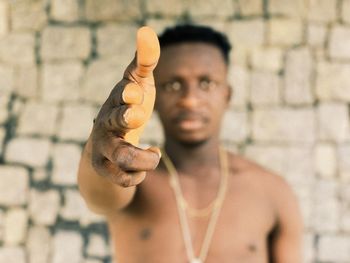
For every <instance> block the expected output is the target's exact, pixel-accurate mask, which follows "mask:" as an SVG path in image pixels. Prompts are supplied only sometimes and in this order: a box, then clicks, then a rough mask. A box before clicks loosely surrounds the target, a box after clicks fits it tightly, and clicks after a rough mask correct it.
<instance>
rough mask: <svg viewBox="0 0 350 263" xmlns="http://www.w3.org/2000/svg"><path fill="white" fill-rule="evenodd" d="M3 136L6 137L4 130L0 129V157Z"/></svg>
mask: <svg viewBox="0 0 350 263" xmlns="http://www.w3.org/2000/svg"><path fill="white" fill-rule="evenodd" d="M5 136H6V131H5V129H3V128H0V155H2V148H3V143H4V139H5Z"/></svg>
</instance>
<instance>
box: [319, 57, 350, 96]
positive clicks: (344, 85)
mask: <svg viewBox="0 0 350 263" xmlns="http://www.w3.org/2000/svg"><path fill="white" fill-rule="evenodd" d="M349 76H350V65H348V64H345V63H342V64H341V63H328V62H320V63H318V65H317V79H316V94H317V97H318V99H320V100H321V101H328V100H340V101H345V102H350V78H349Z"/></svg>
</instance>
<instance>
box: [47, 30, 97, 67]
mask: <svg viewBox="0 0 350 263" xmlns="http://www.w3.org/2000/svg"><path fill="white" fill-rule="evenodd" d="M90 51H91V33H90V30H89V29H88V28H86V27H82V26H76V27H61V26H48V27H46V28H45V29H44V30H43V31H42V38H41V50H40V54H41V58H42V59H43V60H44V61H47V60H63V59H87V58H88V56H89V55H90Z"/></svg>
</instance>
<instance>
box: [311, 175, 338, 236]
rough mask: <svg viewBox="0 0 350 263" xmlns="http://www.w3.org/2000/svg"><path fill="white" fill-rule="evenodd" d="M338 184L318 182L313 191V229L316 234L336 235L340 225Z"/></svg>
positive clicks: (332, 181) (324, 181)
mask: <svg viewBox="0 0 350 263" xmlns="http://www.w3.org/2000/svg"><path fill="white" fill-rule="evenodd" d="M338 188H339V187H338V184H337V182H336V181H335V180H320V181H318V182H316V183H315V185H314V189H313V193H314V194H313V202H314V203H313V211H312V218H313V224H312V225H313V228H314V230H315V231H317V232H318V233H336V232H337V231H338V230H339V223H340V209H341V207H340V204H339V202H338V197H337V191H338Z"/></svg>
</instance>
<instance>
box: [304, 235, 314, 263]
mask: <svg viewBox="0 0 350 263" xmlns="http://www.w3.org/2000/svg"><path fill="white" fill-rule="evenodd" d="M314 240H315V237H314V236H313V235H312V234H310V233H307V234H306V235H304V260H305V261H304V262H314V260H315V254H316V253H315V252H314V243H315V241H314Z"/></svg>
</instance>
